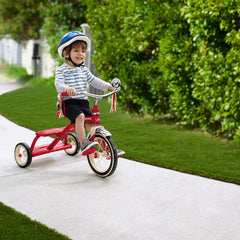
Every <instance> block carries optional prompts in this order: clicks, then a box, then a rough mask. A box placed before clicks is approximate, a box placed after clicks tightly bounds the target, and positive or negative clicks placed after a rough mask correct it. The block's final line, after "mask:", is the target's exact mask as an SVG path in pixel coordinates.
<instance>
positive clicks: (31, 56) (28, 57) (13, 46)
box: [0, 36, 57, 77]
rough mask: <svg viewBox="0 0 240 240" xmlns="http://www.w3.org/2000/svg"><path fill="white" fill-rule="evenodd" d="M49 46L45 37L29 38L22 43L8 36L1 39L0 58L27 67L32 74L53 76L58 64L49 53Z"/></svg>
mask: <svg viewBox="0 0 240 240" xmlns="http://www.w3.org/2000/svg"><path fill="white" fill-rule="evenodd" d="M48 48H49V47H48V45H47V44H46V41H45V39H39V40H29V41H27V42H26V44H24V45H21V44H19V43H17V42H16V41H14V40H13V39H10V38H8V36H6V37H4V38H3V39H1V40H0V59H1V60H4V61H6V62H7V63H8V64H14V65H18V66H22V67H24V68H26V70H27V73H28V74H30V75H33V74H35V75H41V76H42V77H51V76H53V75H54V73H55V70H56V66H57V64H56V62H55V61H54V60H53V59H52V57H51V55H50V54H49V53H48Z"/></svg>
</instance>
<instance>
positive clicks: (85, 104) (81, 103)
mask: <svg viewBox="0 0 240 240" xmlns="http://www.w3.org/2000/svg"><path fill="white" fill-rule="evenodd" d="M64 102H65V103H64V104H62V111H63V113H64V105H65V115H66V117H67V118H68V119H70V121H71V123H75V119H76V117H77V116H78V115H79V114H81V113H84V115H85V116H86V117H89V116H92V115H93V114H92V112H91V109H90V107H89V101H87V100H80V99H67V100H65V101H64Z"/></svg>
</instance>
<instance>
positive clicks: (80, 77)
mask: <svg viewBox="0 0 240 240" xmlns="http://www.w3.org/2000/svg"><path fill="white" fill-rule="evenodd" d="M88 84H90V85H92V86H93V87H95V88H98V89H100V90H102V91H107V90H108V88H109V86H110V84H109V83H107V82H105V81H103V80H101V79H100V78H97V77H96V76H94V75H93V74H92V73H91V72H90V71H89V69H88V68H87V67H83V66H82V67H71V66H69V65H68V64H66V63H64V64H63V65H62V66H60V67H59V68H58V69H57V71H56V76H55V86H56V89H57V91H58V99H59V96H60V94H61V92H65V91H66V90H67V88H68V87H73V88H75V89H76V94H77V95H81V94H82V93H83V92H84V91H86V90H87V85H88ZM69 98H74V99H86V100H87V99H88V98H87V96H86V95H81V96H72V97H69Z"/></svg>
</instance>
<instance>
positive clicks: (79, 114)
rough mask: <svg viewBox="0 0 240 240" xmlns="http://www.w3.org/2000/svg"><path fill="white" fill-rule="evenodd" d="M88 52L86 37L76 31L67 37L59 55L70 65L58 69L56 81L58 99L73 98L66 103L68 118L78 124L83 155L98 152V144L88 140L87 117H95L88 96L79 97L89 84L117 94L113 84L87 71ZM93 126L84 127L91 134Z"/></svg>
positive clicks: (88, 45)
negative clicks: (85, 63)
mask: <svg viewBox="0 0 240 240" xmlns="http://www.w3.org/2000/svg"><path fill="white" fill-rule="evenodd" d="M89 48H90V41H89V38H88V37H87V36H86V35H85V34H83V33H80V32H77V31H73V32H68V33H66V34H65V35H64V36H63V37H62V39H61V41H60V43H59V45H58V53H59V55H60V57H61V58H65V60H66V61H67V63H64V64H63V65H62V66H60V67H59V68H58V69H57V71H56V77H55V86H56V89H57V91H58V98H59V96H60V94H61V92H65V91H67V93H68V95H69V96H70V97H67V98H66V99H65V114H66V116H67V118H69V119H70V120H71V123H75V131H76V134H77V136H78V139H79V141H80V144H81V151H82V154H84V153H85V154H86V153H87V150H88V149H91V148H96V146H97V145H98V143H97V142H91V141H89V140H88V139H86V135H85V129H84V119H85V116H92V112H91V110H90V108H89V101H88V98H87V96H85V95H79V94H82V93H83V92H84V91H86V89H87V84H90V85H92V86H93V87H95V88H98V89H100V90H102V91H110V90H112V91H113V90H114V87H113V86H112V85H111V84H109V83H107V82H105V81H103V80H101V79H99V78H97V77H95V76H94V75H93V74H92V73H91V72H90V71H89V70H88V68H86V67H84V65H83V63H84V59H85V53H86V51H87V50H88V49H89ZM58 102H59V100H58ZM92 126H93V123H89V122H88V123H85V127H86V129H87V130H88V131H89V130H90V128H91V127H92Z"/></svg>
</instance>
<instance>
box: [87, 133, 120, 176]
mask: <svg viewBox="0 0 240 240" xmlns="http://www.w3.org/2000/svg"><path fill="white" fill-rule="evenodd" d="M94 142H98V144H99V146H98V147H97V148H96V151H95V152H94V153H92V154H90V155H88V156H87V158H88V163H89V165H90V167H91V168H92V170H93V171H94V172H95V173H96V174H97V175H98V176H100V177H108V176H110V175H112V174H113V173H114V172H115V170H116V167H117V163H118V157H117V149H116V146H115V144H114V142H113V140H112V139H111V137H109V136H107V137H106V136H104V135H102V134H101V133H96V134H95V137H94Z"/></svg>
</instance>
